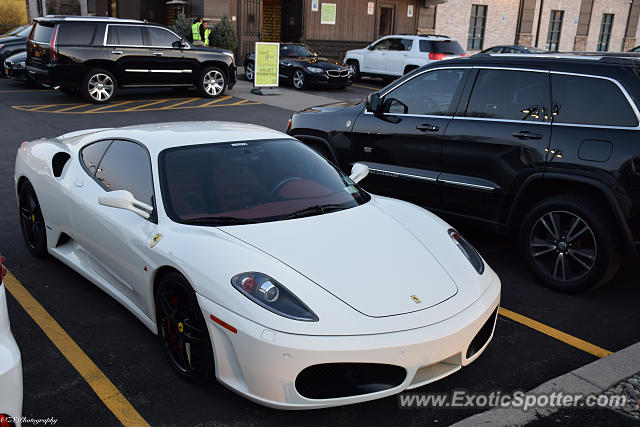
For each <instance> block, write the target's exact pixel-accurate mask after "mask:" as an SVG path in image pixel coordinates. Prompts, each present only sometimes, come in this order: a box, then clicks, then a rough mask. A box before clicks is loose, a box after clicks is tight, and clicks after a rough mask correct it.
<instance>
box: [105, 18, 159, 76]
mask: <svg viewBox="0 0 640 427" xmlns="http://www.w3.org/2000/svg"><path fill="white" fill-rule="evenodd" d="M142 28H143V27H142V26H141V25H107V43H106V44H107V48H108V49H107V55H108V56H109V59H110V60H111V61H113V62H115V64H116V66H117V71H116V79H117V80H118V84H119V85H132V84H133V85H136V84H140V85H142V84H148V82H149V79H150V78H151V76H150V74H151V73H150V72H149V70H150V62H151V61H150V58H149V48H148V47H147V46H146V45H145V43H144V39H143V35H142Z"/></svg>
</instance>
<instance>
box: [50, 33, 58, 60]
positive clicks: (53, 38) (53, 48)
mask: <svg viewBox="0 0 640 427" xmlns="http://www.w3.org/2000/svg"><path fill="white" fill-rule="evenodd" d="M57 36H58V25H56V26H55V27H53V33H51V43H50V44H49V60H50V61H51V62H56V61H57V60H58V47H57V46H56V41H57V40H56V38H57Z"/></svg>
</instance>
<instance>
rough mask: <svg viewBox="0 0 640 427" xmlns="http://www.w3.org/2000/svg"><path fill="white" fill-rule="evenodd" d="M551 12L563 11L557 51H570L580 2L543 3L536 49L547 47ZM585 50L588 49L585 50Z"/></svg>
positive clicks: (577, 0) (574, 35) (574, 36)
mask: <svg viewBox="0 0 640 427" xmlns="http://www.w3.org/2000/svg"><path fill="white" fill-rule="evenodd" d="M618 1H623V0H618ZM594 7H595V6H594ZM552 10H563V11H564V16H563V18H562V29H561V31H560V44H559V48H558V50H560V51H572V50H573V46H574V43H575V38H576V31H577V29H578V17H579V16H580V0H551V1H545V2H544V6H543V8H542V20H541V21H540V37H539V40H538V44H537V45H536V47H540V48H543V49H546V47H547V35H548V31H549V19H550V17H551V11H552ZM591 23H592V24H593V15H592V18H591ZM587 50H589V49H588V48H587Z"/></svg>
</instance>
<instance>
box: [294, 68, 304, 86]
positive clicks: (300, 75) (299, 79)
mask: <svg viewBox="0 0 640 427" xmlns="http://www.w3.org/2000/svg"><path fill="white" fill-rule="evenodd" d="M291 83H292V84H293V87H294V89H297V90H302V89H304V88H305V87H306V86H307V76H306V75H305V73H304V70H302V68H296V69H295V70H293V75H292V76H291Z"/></svg>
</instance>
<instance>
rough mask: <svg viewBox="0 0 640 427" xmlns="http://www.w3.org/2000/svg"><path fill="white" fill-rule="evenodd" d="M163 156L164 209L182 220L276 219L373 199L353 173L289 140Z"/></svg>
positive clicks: (183, 149) (193, 148) (178, 151)
mask: <svg viewBox="0 0 640 427" xmlns="http://www.w3.org/2000/svg"><path fill="white" fill-rule="evenodd" d="M158 162H159V168H160V182H161V188H162V197H163V200H164V206H165V210H166V212H167V215H168V216H169V217H170V218H171V219H173V220H174V221H176V222H181V223H188V224H199V225H237V224H249V223H256V222H266V221H278V220H285V219H293V218H300V217H304V216H312V215H321V214H325V213H329V212H334V211H337V210H342V209H348V208H352V207H355V206H358V205H360V204H363V203H366V202H367V201H368V200H369V199H370V196H369V195H368V194H367V193H366V192H364V191H363V190H362V189H361V188H360V187H359V186H357V185H356V184H354V183H353V182H352V181H351V180H350V179H349V177H348V176H346V175H345V174H343V173H342V172H340V171H339V170H337V169H336V168H335V167H334V166H332V165H331V164H330V163H329V162H327V161H326V160H325V159H324V158H322V157H321V156H319V155H318V154H316V153H315V152H314V151H313V150H311V149H310V148H308V147H306V146H305V145H304V144H302V143H300V142H298V141H295V140H291V139H277V140H258V141H246V142H244V141H243V142H229V143H215V144H206V145H193V146H183V147H176V148H170V149H167V150H164V151H162V152H161V153H160V156H159V158H158Z"/></svg>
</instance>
